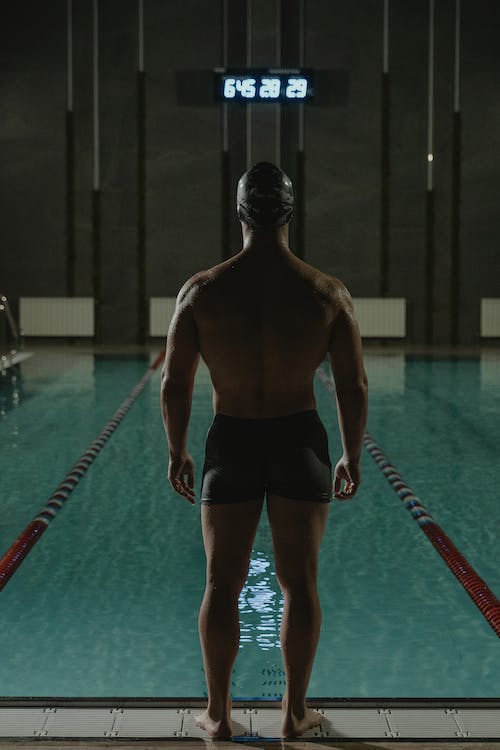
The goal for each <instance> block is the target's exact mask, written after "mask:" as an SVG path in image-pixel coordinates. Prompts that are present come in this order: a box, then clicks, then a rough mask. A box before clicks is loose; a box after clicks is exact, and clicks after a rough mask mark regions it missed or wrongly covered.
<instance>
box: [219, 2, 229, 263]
mask: <svg viewBox="0 0 500 750" xmlns="http://www.w3.org/2000/svg"><path fill="white" fill-rule="evenodd" d="M227 4H228V0H222V8H221V11H222V19H221V20H222V67H223V68H227V60H228V6H227ZM230 174H231V172H230V161H229V116H228V105H227V102H222V103H221V244H222V248H221V250H222V254H221V255H222V260H225V259H226V258H229V255H230V251H229V243H230V239H229V237H230V226H231V224H230V221H231V218H230V213H229V206H230V192H231V186H230V182H231V177H230Z"/></svg>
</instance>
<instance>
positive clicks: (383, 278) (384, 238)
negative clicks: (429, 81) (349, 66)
mask: <svg viewBox="0 0 500 750" xmlns="http://www.w3.org/2000/svg"><path fill="white" fill-rule="evenodd" d="M381 116H382V121H381V144H380V151H381V185H380V272H379V273H380V295H381V296H382V297H387V295H388V293H389V262H390V229H389V227H390V203H389V201H390V175H391V164H390V73H389V0H384V11H383V32H382V102H381Z"/></svg>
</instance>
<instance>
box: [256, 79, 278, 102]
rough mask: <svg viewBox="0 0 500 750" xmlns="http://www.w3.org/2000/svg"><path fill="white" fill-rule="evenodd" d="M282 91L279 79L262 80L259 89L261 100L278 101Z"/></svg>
mask: <svg viewBox="0 0 500 750" xmlns="http://www.w3.org/2000/svg"><path fill="white" fill-rule="evenodd" d="M280 91H281V80H280V79H279V78H262V80H261V85H260V88H259V97H260V98H261V99H278V98H279V95H280Z"/></svg>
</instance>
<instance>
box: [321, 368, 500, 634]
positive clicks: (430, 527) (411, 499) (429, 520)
mask: <svg viewBox="0 0 500 750" xmlns="http://www.w3.org/2000/svg"><path fill="white" fill-rule="evenodd" d="M316 372H317V374H318V377H319V379H320V380H321V381H322V383H323V384H324V385H325V386H326V388H327V390H328V391H329V392H330V393H332V394H334V395H335V393H336V391H335V383H334V382H333V380H332V379H331V378H329V377H328V375H327V374H326V373H325V372H324V371H323V370H322V368H321V367H319V368H318V369H317V371H316ZM363 444H364V446H365V448H366V450H367V451H368V453H369V454H370V456H371V457H372V458H373V460H374V461H375V463H376V464H377V466H378V467H379V469H380V471H381V472H382V474H383V475H384V476H385V478H386V479H387V481H388V482H389V484H390V485H391V487H392V489H393V490H394V492H395V493H396V495H397V496H398V497H399V499H400V500H401V501H402V502H403V503H404V505H405V508H406V509H407V510H408V511H409V512H410V513H411V515H412V518H413V520H414V521H416V522H417V523H418V525H419V526H420V528H421V529H422V531H423V532H424V534H425V535H426V536H427V538H428V539H429V541H430V542H431V544H432V545H433V546H434V548H435V549H436V550H437V552H438V553H439V554H440V555H441V557H442V558H443V560H444V561H445V563H446V565H447V566H448V567H449V569H450V570H451V572H452V573H453V575H454V576H455V577H456V578H457V580H458V581H459V582H460V583H461V584H462V586H463V588H464V589H465V591H466V592H467V594H468V595H469V596H470V598H471V599H472V601H473V602H474V604H475V605H476V607H477V608H478V609H479V611H480V612H481V614H482V615H483V617H484V618H485V619H486V621H487V623H488V624H489V625H490V626H491V628H492V629H493V630H494V631H495V633H496V635H497V636H498V637H499V638H500V601H499V600H498V599H497V597H496V596H495V594H494V593H493V591H491V589H490V588H489V587H488V585H487V584H486V582H485V581H483V579H482V578H481V577H480V576H479V575H478V573H476V571H475V570H474V568H473V567H472V565H471V564H470V563H469V561H468V560H467V559H466V558H465V557H464V556H463V555H462V553H461V552H460V551H459V550H458V549H457V547H456V546H455V545H454V544H453V542H452V541H451V539H450V538H449V537H448V536H447V535H446V534H445V532H444V531H443V530H442V528H441V527H440V526H439V524H438V523H436V521H435V520H434V518H433V517H432V515H431V514H430V513H429V511H428V510H427V508H426V507H425V505H424V504H423V502H422V501H421V500H420V499H419V498H418V497H417V496H416V495H415V493H414V492H413V490H412V489H411V487H409V486H408V485H407V484H406V482H405V481H404V479H403V478H402V477H401V474H400V473H399V472H398V471H397V469H396V468H395V467H394V465H393V464H392V463H391V462H390V461H389V459H388V457H387V456H386V454H385V453H384V451H383V450H382V448H381V447H380V446H379V445H378V443H377V442H376V440H375V439H374V438H373V436H372V435H370V433H368V432H367V433H365V436H364V438H363Z"/></svg>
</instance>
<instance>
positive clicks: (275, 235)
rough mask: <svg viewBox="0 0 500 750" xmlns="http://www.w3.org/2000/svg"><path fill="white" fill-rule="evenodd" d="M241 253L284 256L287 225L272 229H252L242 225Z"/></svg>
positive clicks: (286, 244)
mask: <svg viewBox="0 0 500 750" xmlns="http://www.w3.org/2000/svg"><path fill="white" fill-rule="evenodd" d="M241 227H242V234H243V252H245V253H252V254H261V253H262V254H267V255H273V256H276V255H284V254H286V253H290V252H291V250H290V248H289V247H288V225H287V224H285V225H284V226H282V227H276V228H272V229H252V228H251V227H249V226H247V225H246V224H242V225H241Z"/></svg>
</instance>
